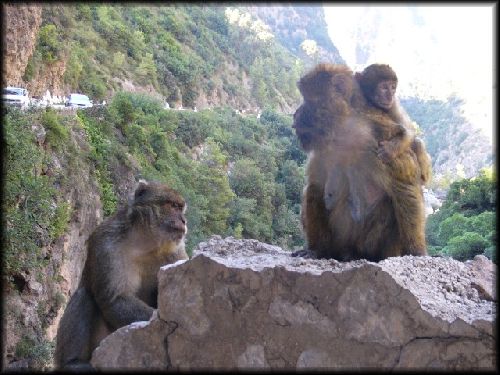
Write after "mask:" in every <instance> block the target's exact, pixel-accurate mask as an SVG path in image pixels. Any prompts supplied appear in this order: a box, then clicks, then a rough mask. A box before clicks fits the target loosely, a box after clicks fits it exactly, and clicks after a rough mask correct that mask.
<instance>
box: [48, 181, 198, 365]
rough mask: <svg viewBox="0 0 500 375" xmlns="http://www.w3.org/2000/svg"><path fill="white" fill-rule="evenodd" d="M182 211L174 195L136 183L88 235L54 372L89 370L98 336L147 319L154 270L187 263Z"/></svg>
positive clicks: (154, 291) (59, 336)
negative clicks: (121, 204) (124, 200)
mask: <svg viewBox="0 0 500 375" xmlns="http://www.w3.org/2000/svg"><path fill="white" fill-rule="evenodd" d="M185 210H186V203H185V201H184V199H183V198H182V196H181V195H180V194H179V193H178V192H177V191H175V190H173V189H171V188H169V187H168V186H166V185H164V184H162V183H159V182H153V181H151V182H146V181H140V182H139V184H138V186H137V188H136V190H135V193H134V197H133V199H131V201H130V202H129V203H128V205H126V206H125V207H122V208H120V209H119V210H118V211H117V212H116V213H115V214H114V215H113V216H111V217H109V218H107V219H106V220H105V221H104V222H103V223H101V224H100V225H99V226H98V227H97V228H96V229H95V230H94V231H93V232H92V234H91V235H90V237H89V239H88V241H87V249H88V253H87V259H86V262H85V266H84V270H83V274H82V279H81V282H80V285H79V287H78V289H77V290H76V292H75V293H74V294H73V296H72V297H71V299H70V301H69V303H68V305H67V307H66V310H65V312H64V314H63V317H62V319H61V322H60V324H59V328H58V332H57V345H56V352H55V360H56V366H57V367H58V368H65V369H68V370H85V369H87V370H91V369H92V366H91V365H90V363H89V362H90V358H91V355H92V351H93V350H94V349H95V348H96V347H97V346H98V345H99V343H100V341H101V340H102V339H103V338H104V337H106V336H107V335H109V334H110V333H112V332H113V331H115V330H116V329H118V328H120V327H122V326H125V325H127V324H130V323H132V322H135V321H145V320H149V319H150V318H151V315H152V313H153V311H154V309H156V308H157V295H158V280H157V273H158V271H159V269H160V267H161V266H163V265H165V264H170V263H174V262H176V261H178V260H181V259H188V255H187V253H186V250H185V245H184V242H185V237H186V233H187V222H186V218H185V216H184V214H185Z"/></svg>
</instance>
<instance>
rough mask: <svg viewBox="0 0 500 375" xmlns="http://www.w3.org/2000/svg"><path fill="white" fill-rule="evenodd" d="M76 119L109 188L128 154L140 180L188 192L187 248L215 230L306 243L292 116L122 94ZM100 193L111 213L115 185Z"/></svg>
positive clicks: (290, 244) (285, 244) (300, 169)
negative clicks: (174, 104)
mask: <svg viewBox="0 0 500 375" xmlns="http://www.w3.org/2000/svg"><path fill="white" fill-rule="evenodd" d="M79 117H80V119H81V121H82V124H83V127H84V128H85V130H86V132H87V134H88V136H89V140H90V142H91V146H92V151H91V155H92V159H93V161H94V163H95V165H96V169H97V170H98V171H99V176H101V177H103V179H102V181H103V182H104V183H105V185H106V186H110V187H111V186H112V183H113V182H112V181H111V179H110V175H111V172H112V168H113V165H115V164H116V163H117V160H122V159H123V155H125V154H126V153H128V154H130V155H131V156H132V157H133V158H134V159H135V160H137V161H138V162H139V168H140V171H139V173H138V177H143V178H146V179H154V180H159V181H163V182H166V183H168V184H169V185H171V186H172V187H174V188H175V189H177V190H179V191H180V192H181V193H182V194H183V195H184V197H185V198H186V200H187V202H188V211H187V218H188V223H189V236H188V242H187V244H188V249H189V250H191V249H192V247H193V246H194V245H196V244H197V243H199V242H200V241H201V240H203V239H206V238H208V237H209V236H210V235H212V234H220V235H222V236H229V235H232V236H236V237H244V238H255V239H258V240H261V241H265V242H270V243H275V244H277V245H280V246H283V247H285V248H293V247H295V246H301V245H302V244H303V242H302V241H303V240H302V235H301V232H300V225H299V210H300V191H301V189H302V186H303V183H304V168H303V165H304V162H305V155H304V153H303V152H302V151H301V150H300V148H299V146H298V143H297V140H296V137H295V136H294V133H293V129H292V128H291V123H292V120H291V117H289V116H284V115H280V114H278V113H277V112H275V111H273V110H271V109H266V110H264V112H263V113H262V115H261V116H260V118H257V117H256V116H246V117H244V116H241V115H239V114H237V113H236V112H235V111H233V110H231V109H229V108H225V109H216V110H211V111H209V110H204V111H199V112H194V111H175V110H165V109H163V108H162V103H161V102H160V101H158V100H156V99H154V98H152V97H147V96H144V95H140V94H132V93H123V92H122V93H118V94H117V95H116V96H115V97H114V99H113V101H112V102H111V103H110V105H109V106H108V107H106V108H102V109H100V110H98V111H97V110H93V111H80V112H79ZM99 117H100V118H101V119H100V120H98V118H99ZM122 162H127V161H126V160H122ZM101 186H103V184H102V183H101ZM105 191H106V192H107V193H108V195H105V194H104V192H105ZM101 193H102V194H101V195H102V196H103V201H104V205H105V208H106V207H109V209H107V210H106V214H110V213H111V212H113V211H114V208H115V205H116V201H117V199H116V198H117V197H116V196H114V194H113V191H112V189H106V190H105V189H102V192H101Z"/></svg>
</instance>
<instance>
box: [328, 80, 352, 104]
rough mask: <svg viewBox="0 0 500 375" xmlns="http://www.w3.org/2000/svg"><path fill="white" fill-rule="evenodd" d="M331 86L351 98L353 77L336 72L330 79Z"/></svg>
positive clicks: (345, 96)
mask: <svg viewBox="0 0 500 375" xmlns="http://www.w3.org/2000/svg"><path fill="white" fill-rule="evenodd" d="M330 82H331V83H330V84H331V88H332V89H333V90H334V91H335V92H338V93H340V94H341V95H342V96H343V97H344V98H349V97H350V96H351V94H352V77H350V76H346V75H345V74H335V75H334V76H333V77H331V80H330Z"/></svg>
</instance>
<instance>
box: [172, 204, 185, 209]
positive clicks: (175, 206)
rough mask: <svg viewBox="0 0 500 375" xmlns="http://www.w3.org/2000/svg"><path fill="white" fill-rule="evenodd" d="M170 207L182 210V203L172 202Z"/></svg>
mask: <svg viewBox="0 0 500 375" xmlns="http://www.w3.org/2000/svg"><path fill="white" fill-rule="evenodd" d="M172 207H174V208H177V209H179V210H182V207H183V205H182V203H172Z"/></svg>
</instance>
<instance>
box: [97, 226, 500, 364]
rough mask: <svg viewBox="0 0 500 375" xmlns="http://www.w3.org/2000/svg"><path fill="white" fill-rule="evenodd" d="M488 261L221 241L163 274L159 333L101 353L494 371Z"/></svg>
mask: <svg viewBox="0 0 500 375" xmlns="http://www.w3.org/2000/svg"><path fill="white" fill-rule="evenodd" d="M495 272H496V268H495V266H494V265H493V264H492V263H491V262H490V261H489V260H487V259H486V258H484V257H481V256H479V257H476V259H474V260H473V261H468V262H465V263H464V262H459V261H456V260H453V259H450V258H435V257H413V256H405V257H398V258H389V259H386V260H384V261H381V262H379V263H373V262H368V261H365V260H359V261H353V262H348V263H342V262H338V261H335V260H315V259H303V258H292V257H291V256H290V253H289V252H287V251H284V250H282V249H280V248H278V247H276V246H271V245H267V244H263V243H260V242H258V241H255V240H236V239H234V238H231V237H229V238H226V239H222V238H220V237H218V236H214V237H213V238H211V239H210V240H209V241H207V242H204V243H201V244H200V245H199V246H198V248H197V249H196V250H195V252H194V255H193V257H192V259H190V260H188V261H179V262H177V263H175V264H173V265H168V266H165V267H163V268H162V269H161V270H160V272H159V274H158V276H159V297H158V303H159V307H158V310H157V312H156V313H155V314H154V315H153V317H152V318H151V320H150V321H149V322H141V323H134V324H132V325H130V326H126V327H122V328H121V329H119V330H118V331H116V332H115V333H113V334H112V335H110V336H108V337H107V338H106V339H104V340H103V341H102V342H101V345H100V346H99V347H98V348H97V349H96V350H95V352H94V354H93V358H92V364H93V365H94V366H95V367H97V368H100V369H117V368H149V369H167V368H168V369H181V370H196V369H210V370H212V369H224V370H230V369H266V368H267V369H285V368H289V369H296V368H309V369H311V368H335V369H386V370H390V369H460V370H464V369H494V368H495V366H496V359H495V355H496V349H495V339H494V325H495V320H496V297H495V290H494V289H493V285H494V282H493V280H494V279H493V277H494V275H495Z"/></svg>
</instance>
